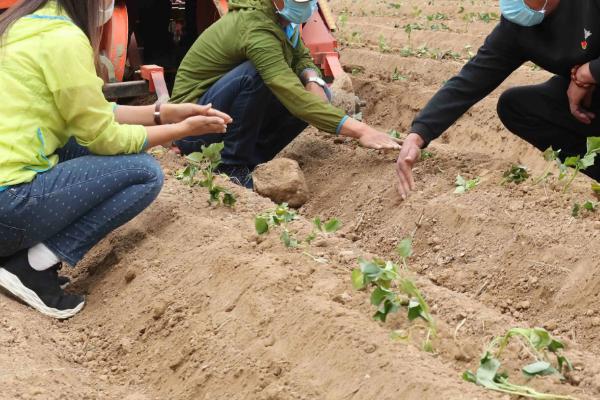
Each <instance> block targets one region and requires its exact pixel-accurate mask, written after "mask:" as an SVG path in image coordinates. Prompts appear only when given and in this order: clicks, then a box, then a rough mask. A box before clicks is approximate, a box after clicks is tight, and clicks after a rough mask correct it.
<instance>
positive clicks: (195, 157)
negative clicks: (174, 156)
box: [185, 152, 204, 164]
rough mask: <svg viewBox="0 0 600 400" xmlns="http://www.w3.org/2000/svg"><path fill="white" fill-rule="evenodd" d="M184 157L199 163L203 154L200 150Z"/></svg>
mask: <svg viewBox="0 0 600 400" xmlns="http://www.w3.org/2000/svg"><path fill="white" fill-rule="evenodd" d="M185 158H186V159H187V160H188V161H191V162H193V163H196V164H200V163H201V162H202V161H203V160H204V155H203V154H202V153H200V152H195V153H190V154H188V155H187V156H185Z"/></svg>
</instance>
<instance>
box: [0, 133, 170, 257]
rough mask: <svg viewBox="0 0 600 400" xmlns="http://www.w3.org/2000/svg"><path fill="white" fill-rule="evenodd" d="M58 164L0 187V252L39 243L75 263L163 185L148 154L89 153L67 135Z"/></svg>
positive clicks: (139, 209)
mask: <svg viewBox="0 0 600 400" xmlns="http://www.w3.org/2000/svg"><path fill="white" fill-rule="evenodd" d="M58 155H59V158H60V162H59V164H57V165H56V166H55V167H54V168H52V169H51V170H49V171H48V172H44V173H40V174H38V175H37V176H36V178H35V179H34V180H33V181H32V182H31V183H26V184H22V185H17V186H13V187H11V188H10V189H7V190H5V191H3V192H0V257H6V256H10V255H12V254H14V253H16V252H17V251H19V250H22V249H27V248H29V247H31V246H33V245H35V244H38V243H44V244H45V245H46V246H47V247H48V248H49V249H50V250H52V251H53V252H54V253H55V254H56V255H57V256H58V257H59V258H60V259H61V260H63V261H65V262H67V263H68V264H70V265H72V266H75V265H76V264H77V263H78V262H79V261H80V260H81V259H82V258H83V256H84V255H85V254H86V253H87V252H88V251H89V250H90V249H91V248H92V247H93V246H94V245H95V244H96V243H98V242H99V241H100V240H101V239H102V238H104V237H105V236H106V235H108V234H109V233H110V232H112V231H113V230H115V229H116V228H118V227H119V226H121V225H123V224H125V223H126V222H128V221H129V220H131V219H132V218H133V217H135V216H136V215H138V214H139V213H140V212H142V211H143V210H144V209H145V208H146V207H148V206H149V205H150V204H151V203H152V202H153V201H154V199H156V197H157V196H158V193H159V192H160V190H161V188H162V184H163V173H162V170H161V169H160V165H159V164H158V163H157V162H156V160H154V158H153V157H152V156H150V155H148V154H135V155H122V156H94V155H90V153H89V152H88V150H87V149H85V148H84V147H82V146H79V145H78V144H77V143H76V142H75V141H74V140H71V141H70V142H69V143H68V144H67V145H66V146H65V147H64V148H62V149H61V150H59V151H58Z"/></svg>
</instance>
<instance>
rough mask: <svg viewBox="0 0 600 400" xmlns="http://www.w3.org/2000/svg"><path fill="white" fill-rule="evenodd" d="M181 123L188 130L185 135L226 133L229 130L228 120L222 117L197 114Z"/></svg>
mask: <svg viewBox="0 0 600 400" xmlns="http://www.w3.org/2000/svg"><path fill="white" fill-rule="evenodd" d="M230 120H231V118H230ZM180 124H182V125H183V130H184V131H185V132H186V133H185V136H199V135H206V134H208V133H225V132H227V124H228V122H226V120H225V119H224V118H221V117H205V116H202V115H197V116H193V117H189V118H186V119H185V120H184V121H183V122H180Z"/></svg>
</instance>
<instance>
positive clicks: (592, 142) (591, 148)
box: [587, 137, 600, 153]
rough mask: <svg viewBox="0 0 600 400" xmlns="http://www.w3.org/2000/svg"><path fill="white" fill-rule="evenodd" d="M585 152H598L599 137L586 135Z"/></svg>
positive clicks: (599, 147) (599, 146) (599, 149)
mask: <svg viewBox="0 0 600 400" xmlns="http://www.w3.org/2000/svg"><path fill="white" fill-rule="evenodd" d="M587 152H588V153H597V152H600V137H588V138H587Z"/></svg>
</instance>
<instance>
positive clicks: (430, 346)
mask: <svg viewBox="0 0 600 400" xmlns="http://www.w3.org/2000/svg"><path fill="white" fill-rule="evenodd" d="M423 351H425V352H427V353H433V343H431V340H425V341H424V342H423Z"/></svg>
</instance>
